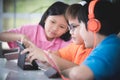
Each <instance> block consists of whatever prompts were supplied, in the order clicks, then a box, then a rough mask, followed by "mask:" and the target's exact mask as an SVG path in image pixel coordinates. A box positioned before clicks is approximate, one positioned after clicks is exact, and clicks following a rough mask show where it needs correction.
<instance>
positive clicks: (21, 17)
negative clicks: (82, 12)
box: [0, 0, 120, 32]
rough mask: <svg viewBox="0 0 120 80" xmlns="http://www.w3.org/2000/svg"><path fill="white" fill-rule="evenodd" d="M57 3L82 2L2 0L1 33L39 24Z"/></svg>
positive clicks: (116, 0)
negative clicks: (52, 5) (48, 10)
mask: <svg viewBox="0 0 120 80" xmlns="http://www.w3.org/2000/svg"><path fill="white" fill-rule="evenodd" d="M56 1H62V2H65V3H68V4H72V3H77V2H79V1H81V0H0V32H1V31H4V30H8V29H12V28H17V27H20V26H22V25H25V24H38V23H39V21H40V19H41V15H42V14H43V13H44V11H45V10H46V9H47V8H48V7H49V6H50V5H51V4H53V3H54V2H56ZM109 1H111V2H120V0H109Z"/></svg>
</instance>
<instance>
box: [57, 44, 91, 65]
mask: <svg viewBox="0 0 120 80" xmlns="http://www.w3.org/2000/svg"><path fill="white" fill-rule="evenodd" d="M91 50H92V49H91V48H87V49H86V48H85V46H84V44H82V45H76V44H74V43H70V44H69V45H68V46H66V47H64V48H62V49H60V50H59V51H58V52H59V55H60V57H62V58H64V59H66V60H69V61H71V62H74V63H76V64H81V63H82V62H83V61H84V60H85V58H86V57H87V56H88V55H89V54H90V52H91Z"/></svg>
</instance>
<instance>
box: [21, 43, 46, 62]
mask: <svg viewBox="0 0 120 80" xmlns="http://www.w3.org/2000/svg"><path fill="white" fill-rule="evenodd" d="M24 45H25V47H26V49H24V50H23V51H22V54H24V53H26V52H29V54H28V55H27V59H28V60H30V62H32V61H33V60H35V59H37V60H40V61H46V60H45V58H44V57H45V55H44V51H43V50H41V49H40V48H38V47H36V46H35V45H34V44H33V43H32V42H31V41H24Z"/></svg>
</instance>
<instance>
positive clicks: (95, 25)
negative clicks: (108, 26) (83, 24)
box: [87, 0, 101, 32]
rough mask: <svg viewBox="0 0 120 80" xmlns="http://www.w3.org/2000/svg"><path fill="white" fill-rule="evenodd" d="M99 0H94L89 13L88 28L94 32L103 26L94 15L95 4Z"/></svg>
mask: <svg viewBox="0 0 120 80" xmlns="http://www.w3.org/2000/svg"><path fill="white" fill-rule="evenodd" d="M98 1H99V0H92V1H91V2H90V4H89V14H88V19H89V20H88V23H87V24H88V25H87V26H88V30H90V31H92V32H98V31H99V30H100V28H101V23H100V21H99V20H98V19H96V18H95V15H94V7H95V4H96V3H97V2H98Z"/></svg>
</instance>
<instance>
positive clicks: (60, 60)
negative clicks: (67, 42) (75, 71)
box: [50, 54, 77, 71]
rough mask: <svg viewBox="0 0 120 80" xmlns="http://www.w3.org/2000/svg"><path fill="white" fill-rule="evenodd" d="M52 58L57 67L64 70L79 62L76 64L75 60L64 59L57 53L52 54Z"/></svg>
mask: <svg viewBox="0 0 120 80" xmlns="http://www.w3.org/2000/svg"><path fill="white" fill-rule="evenodd" d="M50 56H51V58H52V60H53V61H54V63H55V64H56V65H57V67H58V68H59V69H60V70H61V71H63V70H65V69H67V68H71V67H74V66H77V64H74V63H73V62H71V61H68V60H66V59H63V58H61V57H59V56H57V55H55V54H50Z"/></svg>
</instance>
